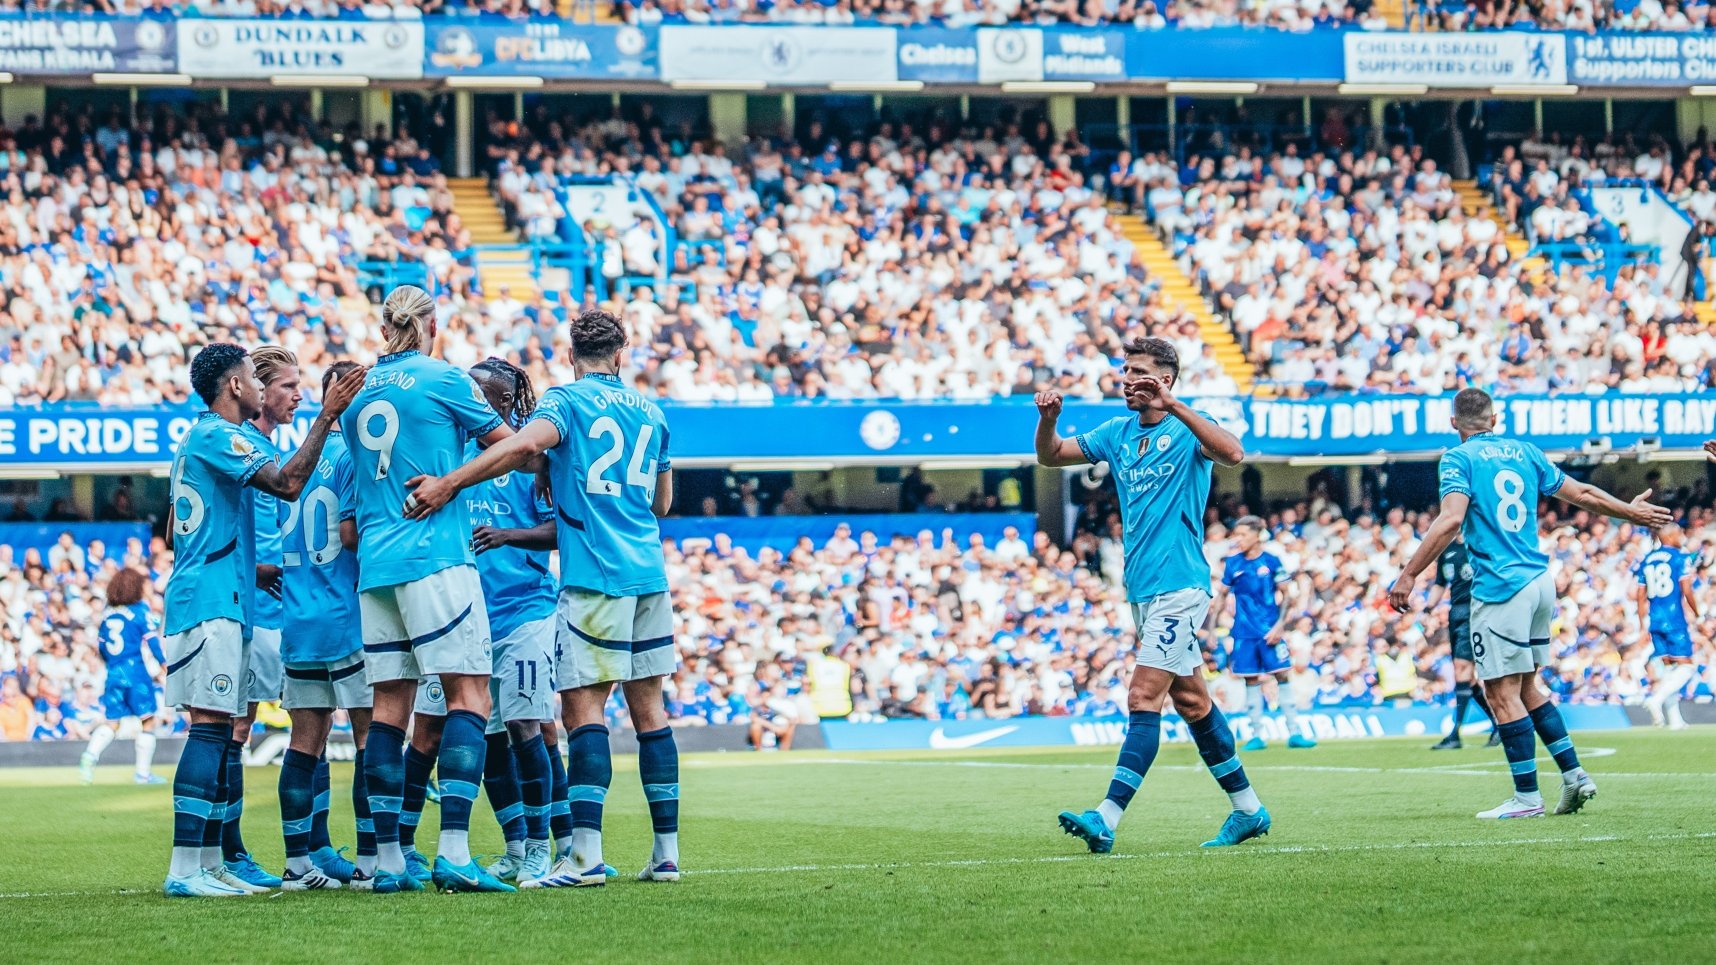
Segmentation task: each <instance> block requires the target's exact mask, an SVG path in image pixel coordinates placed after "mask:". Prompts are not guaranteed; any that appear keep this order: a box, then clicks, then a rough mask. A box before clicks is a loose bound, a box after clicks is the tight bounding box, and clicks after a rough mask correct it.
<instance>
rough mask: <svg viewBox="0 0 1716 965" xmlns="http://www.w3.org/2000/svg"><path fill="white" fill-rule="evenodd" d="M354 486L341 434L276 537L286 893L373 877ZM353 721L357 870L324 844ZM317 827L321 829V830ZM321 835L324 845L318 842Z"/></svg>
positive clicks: (347, 366) (363, 883) (332, 371)
mask: <svg viewBox="0 0 1716 965" xmlns="http://www.w3.org/2000/svg"><path fill="white" fill-rule="evenodd" d="M354 368H357V365H356V364H355V363H352V362H336V363H334V364H333V365H330V366H328V369H327V371H326V372H325V373H323V375H322V391H323V392H324V393H326V392H327V390H328V388H329V387H331V386H332V385H333V383H334V381H335V380H336V379H338V378H339V377H340V376H341V375H344V374H345V373H346V372H349V371H351V370H352V369H354ZM356 515H357V510H356V487H355V484H354V480H353V476H352V461H351V453H350V451H349V450H348V449H347V448H346V440H345V433H343V432H339V431H335V432H333V433H330V434H329V436H328V442H327V445H326V446H324V447H323V449H322V458H321V460H320V461H319V462H317V463H316V469H315V471H314V472H313V473H311V474H310V480H309V482H308V483H306V484H305V486H304V494H303V495H302V496H300V497H299V499H298V501H297V502H295V503H292V504H291V505H290V506H288V507H287V512H286V520H285V524H284V526H283V527H282V536H281V545H282V550H281V563H282V566H283V575H282V579H281V602H282V617H283V628H282V635H281V646H280V658H281V661H282V664H283V667H284V674H283V676H284V683H283V697H282V700H281V704H280V705H281V707H282V708H284V709H285V711H286V712H287V714H289V715H290V716H291V718H292V735H291V737H292V740H291V745H290V746H289V747H288V748H287V750H286V754H285V757H284V759H283V760H282V761H281V766H280V783H279V794H280V823H281V829H282V832H283V834H284V837H285V843H286V870H285V873H284V874H283V875H282V876H281V877H282V878H283V880H284V883H283V884H282V888H283V889H284V890H286V891H318V890H324V889H330V890H331V889H337V888H340V887H342V886H347V885H349V886H351V887H352V888H355V889H357V890H360V891H362V890H367V889H368V888H369V887H370V885H371V884H373V882H374V876H375V853H376V849H375V831H374V827H373V825H372V824H371V822H370V817H369V794H368V791H367V789H366V788H365V785H364V780H363V772H364V760H363V753H364V745H365V743H366V740H367V738H368V734H369V710H370V702H371V695H370V687H369V683H368V681H366V680H365V679H364V673H363V637H362V635H361V631H360V629H359V626H358V603H357V569H358V567H357V548H358V532H357V521H356V518H355V517H356ZM336 709H342V710H344V711H345V712H346V714H347V716H348V718H349V719H350V721H351V728H352V742H353V744H355V745H356V747H357V756H356V758H355V759H354V768H353V775H354V776H353V785H352V807H353V809H354V810H355V812H356V814H357V823H358V828H357V830H358V862H357V864H356V865H354V864H352V862H350V861H347V860H346V859H345V858H344V857H343V856H341V855H340V854H339V853H338V852H336V851H335V850H334V849H333V846H332V844H331V843H329V842H328V840H327V834H328V831H327V813H328V805H329V804H330V803H331V802H330V798H331V789H330V788H328V786H327V784H326V781H327V773H328V770H327V768H328V764H327V759H326V756H325V752H326V750H327V743H328V732H329V730H331V729H332V727H333V722H334V711H335V710H336ZM318 825H320V827H319V828H318ZM318 832H319V835H320V837H319V838H318Z"/></svg>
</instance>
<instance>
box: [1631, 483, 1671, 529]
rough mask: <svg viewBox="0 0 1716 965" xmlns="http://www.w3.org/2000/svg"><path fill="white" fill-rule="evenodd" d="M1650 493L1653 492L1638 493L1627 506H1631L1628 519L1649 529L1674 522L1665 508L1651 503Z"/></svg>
mask: <svg viewBox="0 0 1716 965" xmlns="http://www.w3.org/2000/svg"><path fill="white" fill-rule="evenodd" d="M1652 492H1653V490H1649V489H1647V490H1645V491H1644V492H1642V493H1639V494H1638V495H1637V496H1634V497H1633V501H1632V502H1631V503H1628V504H1627V505H1629V506H1631V507H1632V509H1633V511H1632V515H1631V516H1630V517H1629V518H1630V519H1631V520H1632V521H1633V522H1635V523H1637V524H1639V525H1640V526H1648V527H1650V528H1651V529H1657V528H1659V527H1663V526H1667V525H1668V524H1669V523H1672V522H1674V514H1673V513H1671V512H1669V511H1668V509H1667V508H1666V507H1663V506H1658V505H1657V504H1655V503H1653V502H1651V501H1650V497H1651V493H1652Z"/></svg>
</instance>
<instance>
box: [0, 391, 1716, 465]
mask: <svg viewBox="0 0 1716 965" xmlns="http://www.w3.org/2000/svg"><path fill="white" fill-rule="evenodd" d="M1193 404H1194V405H1196V406H1197V407H1198V408H1200V409H1202V410H1204V411H1205V412H1208V413H1209V414H1210V415H1211V417H1213V418H1214V419H1215V420H1216V421H1217V422H1220V423H1221V424H1222V425H1223V426H1225V427H1226V428H1227V429H1228V430H1229V431H1231V432H1233V433H1234V434H1236V435H1238V436H1239V437H1240V439H1241V440H1242V441H1243V442H1244V443H1245V448H1246V451H1247V452H1248V453H1250V454H1251V455H1252V456H1253V457H1255V458H1260V459H1289V458H1293V457H1318V456H1375V455H1382V456H1400V457H1417V458H1430V457H1434V456H1435V455H1437V454H1439V453H1440V452H1441V451H1442V450H1443V449H1446V448H1448V447H1450V446H1453V445H1455V444H1457V442H1458V438H1457V437H1456V436H1455V434H1454V431H1453V429H1452V427H1451V426H1450V425H1449V419H1450V418H1451V416H1452V414H1453V396H1451V395H1423V396H1418V395H1367V396H1358V395H1344V396H1331V397H1328V398H1321V399H1315V400H1305V401H1288V400H1273V399H1198V400H1194V403H1193ZM662 409H663V411H664V412H665V413H666V415H667V420H668V423H669V424H670V425H672V426H673V447H674V461H675V462H676V463H677V464H679V465H683V466H697V465H723V464H726V463H730V462H754V461H759V460H831V461H838V462H848V463H869V464H889V463H893V464H911V463H914V462H918V461H921V460H926V459H974V458H988V457H998V458H1005V459H1020V460H1029V459H1031V458H1033V456H1034V453H1033V448H1032V433H1033V432H1034V431H1035V427H1036V424H1037V410H1036V407H1035V406H1033V405H1032V404H1031V403H1030V401H1029V400H1014V399H1002V400H997V401H995V402H989V403H961V402H904V401H896V400H878V401H874V402H796V403H795V402H782V403H776V404H772V405H688V404H678V403H671V402H670V403H667V404H665V405H663V406H662ZM193 415H194V412H193V411H192V410H191V409H190V408H189V407H185V408H182V409H164V410H139V409H102V408H97V407H94V406H55V407H46V408H40V409H23V408H14V409H9V410H4V411H0V477H4V476H5V475H6V473H7V470H15V471H21V474H24V475H28V474H31V473H38V472H41V471H44V470H49V471H68V472H69V471H78V470H85V471H108V470H112V469H115V468H122V469H139V468H151V467H161V466H165V465H166V464H167V463H168V462H170V461H171V460H172V453H173V446H174V445H175V444H176V443H177V442H178V440H179V438H180V437H182V436H183V435H184V433H185V430H186V428H188V427H189V426H190V424H191V419H192V417H193ZM310 415H311V414H310V413H308V412H302V411H301V412H300V413H299V417H298V423H297V425H295V426H292V427H289V428H287V429H283V430H282V432H283V433H285V435H284V436H283V441H284V442H286V443H287V444H292V445H295V444H296V443H297V441H298V440H299V439H301V438H303V434H304V432H305V431H307V429H308V427H309V424H310V423H309V419H310ZM1124 415H1126V409H1125V408H1124V407H1123V406H1122V405H1121V404H1120V403H1119V402H1116V401H1105V402H1085V401H1076V400H1074V401H1069V402H1067V403H1066V406H1065V409H1064V410H1063V412H1062V415H1061V423H1060V429H1061V432H1062V433H1063V434H1066V435H1072V434H1075V433H1079V432H1085V431H1088V430H1090V429H1093V428H1095V427H1096V426H1098V425H1100V424H1102V423H1103V422H1104V421H1106V420H1108V419H1112V418H1114V417H1116V416H1124ZM1501 431H1503V432H1506V433H1509V434H1511V435H1515V436H1520V437H1522V438H1525V439H1528V440H1530V441H1532V442H1535V443H1537V444H1538V445H1539V446H1541V447H1543V448H1544V449H1545V450H1548V451H1551V452H1557V451H1559V452H1577V451H1579V450H1582V449H1584V448H1585V447H1587V446H1588V445H1589V444H1591V443H1593V442H1598V443H1601V444H1603V445H1606V446H1608V447H1609V448H1610V449H1611V450H1613V451H1616V452H1622V453H1624V452H1625V451H1626V450H1628V449H1630V448H1632V447H1635V446H1638V445H1639V444H1640V443H1645V444H1648V445H1651V446H1660V447H1661V448H1663V449H1670V450H1676V449H1678V450H1688V451H1691V450H1696V449H1698V448H1699V447H1700V446H1702V445H1703V444H1704V442H1705V440H1708V439H1716V393H1711V394H1706V395H1698V394H1679V395H1600V396H1586V395H1561V396H1512V397H1506V398H1503V399H1502V400H1501Z"/></svg>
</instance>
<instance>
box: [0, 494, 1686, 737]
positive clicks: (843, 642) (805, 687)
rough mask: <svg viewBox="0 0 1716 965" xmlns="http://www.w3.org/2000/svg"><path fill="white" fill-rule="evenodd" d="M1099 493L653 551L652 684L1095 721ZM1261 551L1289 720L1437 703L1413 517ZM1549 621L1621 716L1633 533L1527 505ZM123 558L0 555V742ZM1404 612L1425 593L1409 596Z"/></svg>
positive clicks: (1559, 646) (91, 682)
mask: <svg viewBox="0 0 1716 965" xmlns="http://www.w3.org/2000/svg"><path fill="white" fill-rule="evenodd" d="M1675 498H1676V499H1677V500H1678V501H1680V502H1681V503H1682V504H1683V505H1685V506H1688V507H1695V508H1685V509H1683V518H1684V520H1685V523H1686V525H1687V527H1688V530H1689V534H1688V535H1689V541H1688V548H1689V550H1690V551H1692V552H1694V553H1696V554H1700V555H1701V556H1702V557H1703V558H1705V559H1708V558H1709V556H1710V555H1711V553H1712V552H1716V515H1713V514H1712V512H1711V510H1710V509H1709V508H1708V502H1709V500H1708V494H1707V493H1703V492H1701V491H1700V492H1692V493H1680V494H1677V495H1676V497H1675ZM1112 499H1113V497H1112V490H1111V489H1108V490H1098V491H1097V492H1096V493H1094V494H1093V495H1092V497H1091V498H1090V500H1089V502H1088V504H1087V505H1086V506H1085V507H1084V508H1083V510H1082V511H1081V513H1080V516H1079V522H1078V526H1077V534H1076V536H1075V538H1074V539H1073V541H1072V542H1071V544H1070V545H1069V546H1066V547H1062V546H1058V545H1056V543H1055V542H1054V541H1053V540H1052V539H1050V537H1049V536H1048V535H1047V534H1045V533H1042V532H1037V533H1017V532H1009V533H1007V534H1006V536H1005V537H1004V538H1003V539H1001V540H1000V541H998V542H997V543H996V544H995V545H988V544H986V543H985V542H984V541H983V540H982V538H981V537H976V538H969V539H965V540H961V539H957V538H955V537H954V535H953V534H952V533H951V532H933V531H928V530H926V531H923V532H920V533H915V534H895V533H886V532H884V533H872V532H858V533H854V532H852V531H851V530H850V528H846V527H843V528H841V529H840V530H838V531H837V532H836V534H835V535H834V536H833V537H832V538H831V539H829V540H828V541H827V542H826V543H824V544H822V545H815V544H813V543H812V542H811V541H810V540H809V539H808V538H806V539H804V540H801V541H800V543H799V544H798V545H797V546H795V547H793V549H792V550H791V551H790V552H787V553H781V552H778V551H775V550H770V549H767V548H764V549H760V550H758V551H756V552H750V551H747V550H745V549H744V548H742V547H739V546H735V545H733V543H732V542H731V541H730V540H728V539H727V538H726V537H725V536H715V537H713V538H712V539H701V540H687V541H686V542H685V543H684V544H682V545H674V544H672V543H669V545H668V546H667V559H668V566H669V579H670V583H671V585H672V587H673V590H672V592H673V598H674V604H675V611H676V614H677V618H678V624H677V635H678V646H679V648H680V652H681V658H682V666H681V669H680V671H679V673H678V674H677V675H676V676H675V677H674V678H673V679H672V680H671V681H670V682H669V685H668V688H667V693H668V696H669V705H670V706H669V709H670V712H671V714H672V716H673V717H674V719H675V721H676V724H677V725H679V726H696V725H703V724H717V723H752V724H754V725H755V726H756V728H757V730H756V733H757V734H758V739H759V741H760V742H762V743H767V742H770V741H774V740H777V739H780V738H783V737H784V738H785V739H787V740H790V737H791V727H792V726H793V725H794V724H796V723H798V722H801V721H806V720H814V719H815V718H816V717H818V716H848V715H856V718H857V719H865V718H877V717H924V718H961V717H979V716H982V717H1011V716H1017V715H1021V714H1050V715H1065V714H1091V715H1100V714H1115V713H1120V712H1121V711H1122V708H1123V706H1124V701H1125V680H1126V679H1127V673H1128V671H1127V666H1126V654H1127V651H1128V650H1129V648H1130V645H1131V640H1130V633H1129V631H1130V619H1131V618H1130V615H1129V610H1128V608H1127V607H1126V606H1125V604H1124V600H1123V596H1124V594H1123V591H1121V589H1120V587H1119V581H1120V576H1121V572H1120V571H1121V565H1122V564H1121V555H1120V544H1119V522H1118V517H1117V516H1116V515H1115V509H1114V505H1113V502H1112ZM1245 509H1246V507H1244V506H1243V505H1241V504H1240V503H1239V502H1238V500H1237V498H1235V497H1232V496H1227V497H1218V498H1217V500H1216V501H1215V503H1214V504H1213V506H1212V509H1211V510H1210V513H1209V543H1208V549H1207V555H1208V556H1209V558H1210V559H1211V561H1212V566H1213V567H1214V568H1215V572H1216V573H1217V574H1219V573H1220V572H1221V568H1220V563H1221V560H1222V559H1223V558H1225V557H1226V556H1227V555H1228V554H1229V553H1230V552H1232V549H1231V546H1232V544H1231V542H1230V540H1229V537H1228V533H1227V530H1226V529H1225V526H1224V522H1223V521H1224V520H1227V521H1231V520H1232V519H1233V518H1236V517H1237V515H1238V514H1240V513H1242V512H1243V511H1245ZM1268 522H1269V527H1270V532H1271V534H1272V536H1271V541H1270V543H1269V545H1268V549H1269V551H1270V552H1273V553H1275V554H1276V555H1277V556H1278V557H1280V559H1281V560H1282V561H1283V562H1284V563H1285V564H1286V567H1287V569H1288V570H1289V571H1290V572H1291V573H1292V574H1293V575H1292V579H1291V582H1290V583H1289V590H1288V599H1289V601H1290V602H1289V612H1290V614H1291V615H1290V618H1289V620H1288V623H1287V631H1286V636H1285V641H1286V643H1287V645H1288V647H1289V649H1290V651H1291V653H1292V663H1293V670H1292V678H1293V682H1294V693H1295V694H1296V695H1297V700H1298V701H1299V703H1300V704H1301V706H1302V707H1303V708H1305V709H1315V708H1317V707H1334V706H1348V707H1350V706H1371V705H1377V704H1383V703H1388V702H1392V701H1397V700H1419V701H1443V700H1446V699H1448V697H1449V696H1450V694H1451V691H1452V687H1453V682H1454V678H1453V668H1452V664H1451V662H1450V655H1449V648H1448V639H1447V607H1446V605H1445V603H1444V604H1442V605H1440V606H1436V607H1434V608H1430V609H1421V610H1419V611H1418V612H1415V613H1412V614H1409V615H1406V616H1396V615H1394V614H1393V613H1392V611H1390V610H1389V609H1388V607H1387V605H1386V601H1385V600H1384V599H1383V591H1384V588H1385V587H1387V586H1388V585H1389V583H1390V582H1391V581H1392V579H1393V577H1394V575H1395V574H1396V573H1397V572H1398V570H1399V568H1400V566H1401V565H1402V564H1403V563H1404V562H1405V559H1406V556H1407V554H1408V553H1409V552H1410V550H1411V548H1412V547H1413V546H1414V545H1415V544H1416V540H1417V536H1418V535H1419V534H1421V533H1422V531H1423V529H1424V527H1425V526H1426V525H1427V524H1428V519H1427V518H1426V516H1425V515H1424V514H1422V513H1417V512H1406V511H1403V510H1402V509H1400V508H1398V507H1395V508H1391V509H1388V510H1387V511H1385V512H1384V513H1382V514H1381V515H1378V514H1374V513H1371V512H1369V511H1368V510H1365V509H1362V508H1359V509H1352V510H1347V509H1343V508H1342V507H1341V506H1340V505H1338V504H1337V503H1335V502H1334V501H1333V500H1331V499H1330V498H1329V496H1328V494H1327V490H1325V489H1321V488H1317V489H1313V491H1312V493H1311V495H1310V496H1309V497H1307V498H1306V499H1304V500H1300V501H1297V502H1294V503H1291V504H1288V505H1282V506H1279V507H1277V508H1276V509H1275V511H1274V512H1273V513H1271V514H1269V515H1268ZM1544 533H1545V539H1546V541H1547V545H1548V546H1550V548H1551V549H1550V553H1551V557H1552V560H1553V563H1552V567H1553V572H1554V574H1555V578H1556V586H1557V592H1558V594H1559V597H1560V611H1561V615H1560V617H1559V619H1558V620H1557V621H1556V622H1555V625H1554V626H1553V627H1552V634H1553V637H1554V651H1555V666H1556V670H1557V674H1558V675H1557V676H1556V677H1555V678H1554V680H1553V682H1552V683H1553V686H1554V687H1555V689H1556V690H1557V691H1558V696H1559V698H1560V699H1561V700H1563V701H1623V702H1638V701H1640V700H1642V699H1643V697H1644V696H1645V693H1646V690H1647V687H1648V681H1649V679H1650V673H1651V671H1650V670H1649V669H1648V668H1647V665H1646V663H1647V659H1648V655H1649V649H1650V648H1649V644H1648V639H1644V638H1641V636H1640V633H1639V625H1638V623H1637V617H1636V609H1635V605H1634V599H1633V593H1634V590H1635V587H1636V586H1637V579H1636V577H1635V576H1634V572H1633V568H1634V566H1635V565H1636V564H1637V562H1638V561H1639V559H1641V558H1642V557H1643V555H1644V554H1645V553H1646V552H1647V551H1648V550H1649V549H1650V547H1651V545H1652V544H1651V541H1650V540H1649V538H1648V537H1647V536H1645V535H1644V534H1642V533H1639V532H1636V531H1634V530H1633V529H1632V528H1631V527H1629V526H1625V525H1620V524H1616V523H1613V522H1610V521H1603V520H1595V519H1591V518H1588V517H1587V516H1586V515H1585V514H1582V513H1580V514H1574V515H1560V516H1556V515H1553V514H1551V515H1548V516H1546V517H1545V522H1544ZM144 551H145V547H144V546H143V545H141V543H140V542H133V543H132V544H130V545H127V546H126V547H124V548H123V549H122V550H121V549H119V548H115V549H113V550H109V549H108V548H107V547H104V546H101V545H99V544H92V545H90V546H89V547H87V548H84V547H79V546H76V545H73V544H72V543H71V541H70V540H69V539H68V540H65V541H63V542H62V544H61V545H59V546H56V547H54V548H53V549H52V550H50V551H49V552H48V553H47V554H45V555H43V554H40V553H38V552H36V551H31V552H30V553H27V554H24V555H22V556H19V557H14V555H13V551H12V550H11V549H10V548H7V547H0V574H3V575H0V607H3V610H0V617H3V619H0V739H4V740H30V739H35V740H51V739H62V738H63V739H82V738H83V737H86V736H87V734H88V731H89V728H90V727H91V726H92V725H93V724H94V723H96V722H97V721H99V720H100V718H101V716H102V714H101V705H100V699H99V695H100V692H101V680H102V665H101V661H100V659H99V656H98V655H97V653H96V651H95V646H96V642H95V638H94V635H93V627H94V625H95V623H96V622H97V620H98V618H99V616H100V613H101V611H102V608H103V607H102V593H103V587H104V586H105V585H106V581H107V580H108V579H109V578H110V577H111V575H112V574H113V573H114V572H116V569H117V567H118V566H119V565H121V563H124V564H126V565H142V566H144V567H146V568H148V569H149V572H150V574H151V577H152V580H153V582H154V585H155V587H156V592H154V593H152V594H151V597H150V603H151V606H152V607H154V608H155V610H156V612H157V614H158V613H159V607H160V597H159V588H160V587H161V586H163V585H164V584H165V580H166V575H167V571H168V568H169V567H170V566H171V554H170V552H169V551H168V550H167V549H166V547H165V546H164V545H163V544H162V543H161V542H160V541H159V540H157V541H155V543H154V545H153V546H152V547H149V548H148V555H147V557H145V556H144ZM1421 590H1422V592H1421V593H1420V595H1419V597H1418V599H1419V601H1420V603H1421V604H1427V603H1429V602H1431V600H1432V597H1433V594H1434V591H1433V590H1432V589H1431V584H1429V583H1428V582H1426V583H1425V584H1424V586H1423V587H1422V588H1421ZM1697 594H1698V598H1699V600H1700V603H1701V607H1700V610H1701V613H1702V614H1703V619H1701V620H1700V621H1698V622H1697V623H1696V624H1695V637H1696V639H1697V641H1698V677H1697V678H1696V679H1695V680H1694V681H1693V683H1692V684H1691V685H1689V687H1688V688H1687V691H1686V693H1687V696H1688V697H1689V698H1691V697H1693V696H1706V697H1708V696H1711V695H1712V694H1713V693H1716V676H1713V675H1712V673H1711V671H1712V670H1713V669H1716V649H1713V648H1712V645H1711V642H1710V641H1711V640H1712V639H1713V638H1716V617H1712V616H1711V614H1716V586H1713V585H1712V584H1711V583H1709V582H1708V581H1705V580H1704V579H1702V578H1700V580H1699V583H1698V590H1697ZM1229 623H1230V618H1229V617H1227V616H1225V615H1218V616H1217V617H1215V618H1212V621H1211V626H1210V627H1209V632H1208V633H1207V634H1206V635H1205V648H1206V654H1205V664H1206V668H1207V670H1206V672H1207V674H1208V676H1209V679H1210V681H1211V683H1212V690H1213V692H1214V693H1215V694H1216V695H1217V697H1218V699H1219V700H1220V701H1221V702H1222V703H1224V704H1225V705H1226V706H1228V707H1229V708H1231V709H1238V708H1241V707H1243V705H1244V687H1243V685H1242V683H1241V681H1240V680H1239V679H1238V678H1236V677H1233V676H1231V675H1230V674H1228V673H1226V672H1225V670H1224V665H1225V653H1226V648H1227V644H1228V640H1227V637H1226V634H1227V628H1228V626H1229Z"/></svg>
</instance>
